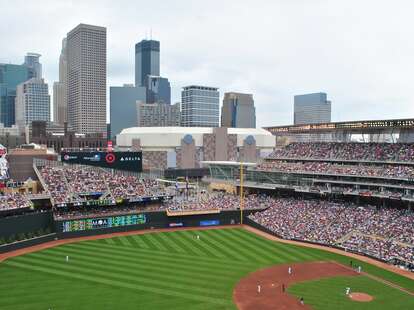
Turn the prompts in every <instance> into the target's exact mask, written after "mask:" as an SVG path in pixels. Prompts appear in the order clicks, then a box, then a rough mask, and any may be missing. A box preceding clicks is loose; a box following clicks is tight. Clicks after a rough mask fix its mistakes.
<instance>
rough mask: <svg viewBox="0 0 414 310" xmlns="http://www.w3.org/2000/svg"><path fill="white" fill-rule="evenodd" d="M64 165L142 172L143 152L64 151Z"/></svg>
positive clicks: (61, 155)
mask: <svg viewBox="0 0 414 310" xmlns="http://www.w3.org/2000/svg"><path fill="white" fill-rule="evenodd" d="M60 159H61V161H62V162H64V163H68V164H79V165H89V166H98V167H103V168H111V169H119V170H128V171H134V172H142V152H101V151H96V152H81V151H79V152H72V151H70V152H69V151H62V152H61V153H60Z"/></svg>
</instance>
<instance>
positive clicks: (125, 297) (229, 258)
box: [0, 228, 414, 310]
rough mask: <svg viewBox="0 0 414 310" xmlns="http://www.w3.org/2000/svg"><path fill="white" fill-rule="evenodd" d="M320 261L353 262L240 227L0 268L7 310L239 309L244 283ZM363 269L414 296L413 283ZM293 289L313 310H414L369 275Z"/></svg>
mask: <svg viewBox="0 0 414 310" xmlns="http://www.w3.org/2000/svg"><path fill="white" fill-rule="evenodd" d="M197 235H199V236H200V240H197V238H196V236H197ZM66 255H69V262H68V263H67V262H66V261H65V257H66ZM316 260H318V261H320V260H336V261H339V262H341V263H344V264H347V265H348V264H349V258H346V257H344V256H341V255H336V254H332V253H328V252H325V251H321V250H316V249H309V248H303V247H298V246H293V245H287V244H282V243H278V242H274V241H269V240H267V239H264V238H262V237H260V236H257V235H255V234H253V233H250V232H248V231H246V230H244V229H241V228H234V229H221V230H202V231H174V232H164V233H148V234H144V235H135V236H127V237H116V238H111V239H101V240H94V241H82V242H78V243H72V244H67V245H62V246H58V247H55V248H50V249H47V250H43V251H39V252H35V253H31V254H26V255H23V256H19V257H15V258H11V259H8V260H6V261H4V262H2V263H0V309H2V310H11V309H13V310H20V309H30V310H37V309H45V310H47V309H53V310H60V309H71V310H72V309H88V310H89V309H145V310H147V309H169V310H174V309H194V310H201V309H209V310H210V309H212V310H215V309H217V310H220V309H222V310H224V309H232V310H233V309H236V307H235V305H234V304H233V302H232V291H233V287H234V286H235V285H236V283H237V282H238V281H239V279H240V278H241V277H243V276H246V275H247V274H248V273H250V272H252V271H255V270H257V269H259V268H263V267H266V266H271V265H275V264H283V263H290V262H305V261H316ZM353 261H354V262H356V260H353ZM361 264H362V265H363V268H364V270H366V271H368V272H369V273H371V274H374V275H376V276H379V277H382V278H385V279H387V280H388V281H392V282H394V283H396V284H398V285H400V286H402V287H405V288H406V289H409V290H412V291H414V281H412V280H409V279H407V278H404V277H401V276H398V275H396V274H393V273H391V272H388V271H384V270H382V269H379V268H377V267H374V266H369V265H367V264H363V263H361ZM347 281H352V283H351V284H349V286H351V287H352V288H354V287H355V288H360V287H361V289H360V290H361V291H364V292H367V293H371V294H372V295H374V297H377V296H378V298H377V300H376V301H375V303H374V302H372V303H370V304H362V303H358V304H356V303H355V302H350V301H349V300H347V299H346V297H344V295H343V293H344V292H343V288H344V284H345V282H346V283H348V282H347ZM362 287H363V288H364V289H362ZM289 291H291V293H292V294H295V295H298V296H302V295H303V296H304V297H305V300H306V301H308V300H309V302H310V303H311V304H312V305H313V306H314V309H352V310H356V309H372V308H373V307H375V309H376V310H380V309H404V310H405V309H414V298H413V297H412V296H409V295H408V294H406V293H403V292H400V291H398V290H397V289H394V288H390V287H388V286H386V285H385V284H382V283H380V282H377V281H375V280H372V279H370V278H368V277H359V278H355V279H354V278H352V279H350V278H346V277H345V278H343V277H338V278H331V279H324V280H319V281H313V282H306V283H300V284H295V285H294V286H292V287H291V288H290V289H289ZM396 298H397V299H398V300H399V302H398V303H396V302H395V299H396ZM330 305H331V306H330ZM374 305H375V306H374ZM390 305H393V306H395V307H392V308H390Z"/></svg>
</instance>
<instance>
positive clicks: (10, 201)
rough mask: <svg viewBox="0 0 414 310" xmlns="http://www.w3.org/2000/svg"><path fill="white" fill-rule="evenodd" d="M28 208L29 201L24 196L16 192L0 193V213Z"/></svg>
mask: <svg viewBox="0 0 414 310" xmlns="http://www.w3.org/2000/svg"><path fill="white" fill-rule="evenodd" d="M30 206H31V203H30V200H29V199H28V198H27V196H26V195H25V194H20V193H16V192H10V193H0V211H5V210H12V209H18V208H29V207H30Z"/></svg>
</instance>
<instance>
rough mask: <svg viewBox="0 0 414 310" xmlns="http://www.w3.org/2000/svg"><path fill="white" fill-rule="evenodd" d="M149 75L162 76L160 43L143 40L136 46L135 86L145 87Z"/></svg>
mask: <svg viewBox="0 0 414 310" xmlns="http://www.w3.org/2000/svg"><path fill="white" fill-rule="evenodd" d="M147 75H154V76H159V75H160V42H159V41H155V40H142V41H141V42H139V43H137V44H136V45H135V86H145V85H144V84H145V80H146V77H147Z"/></svg>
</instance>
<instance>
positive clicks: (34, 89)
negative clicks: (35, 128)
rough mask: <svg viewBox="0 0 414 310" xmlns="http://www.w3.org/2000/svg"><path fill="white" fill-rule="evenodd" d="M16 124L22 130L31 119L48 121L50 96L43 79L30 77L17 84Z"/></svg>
mask: <svg viewBox="0 0 414 310" xmlns="http://www.w3.org/2000/svg"><path fill="white" fill-rule="evenodd" d="M15 105H16V108H15V110H16V124H17V125H18V126H19V128H20V130H22V129H23V128H24V127H25V126H27V125H30V124H31V123H32V122H33V121H46V122H49V121H50V96H49V88H48V85H47V84H46V83H45V82H44V80H43V79H37V78H32V79H30V80H28V81H26V82H23V83H21V84H19V85H17V91H16V101H15Z"/></svg>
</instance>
